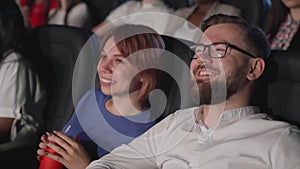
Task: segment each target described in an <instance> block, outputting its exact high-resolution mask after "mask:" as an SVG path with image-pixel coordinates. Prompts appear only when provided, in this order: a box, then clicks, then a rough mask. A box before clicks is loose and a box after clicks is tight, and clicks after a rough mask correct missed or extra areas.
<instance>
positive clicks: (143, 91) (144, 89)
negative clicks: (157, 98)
mask: <svg viewBox="0 0 300 169" xmlns="http://www.w3.org/2000/svg"><path fill="white" fill-rule="evenodd" d="M140 83H141V88H140V92H139V94H138V99H139V100H145V99H146V98H147V97H148V94H149V90H150V86H151V85H150V83H149V80H146V79H144V78H141V79H140Z"/></svg>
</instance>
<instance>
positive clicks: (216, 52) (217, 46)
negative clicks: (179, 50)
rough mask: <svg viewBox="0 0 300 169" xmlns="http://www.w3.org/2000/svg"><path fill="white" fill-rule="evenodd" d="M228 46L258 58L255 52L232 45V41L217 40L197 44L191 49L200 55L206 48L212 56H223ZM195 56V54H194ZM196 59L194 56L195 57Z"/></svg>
mask: <svg viewBox="0 0 300 169" xmlns="http://www.w3.org/2000/svg"><path fill="white" fill-rule="evenodd" d="M228 48H232V49H235V50H237V51H239V52H241V53H243V54H245V55H248V56H250V57H252V58H257V57H256V56H254V55H253V54H251V53H249V52H247V51H245V50H243V49H241V48H239V47H237V46H235V45H232V44H230V43H227V42H215V43H212V44H208V45H205V44H201V43H199V44H197V45H194V46H192V47H191V49H192V50H193V51H194V52H195V54H196V55H198V56H200V55H201V54H203V53H204V52H205V50H206V49H207V55H208V56H209V57H211V58H223V57H224V56H226V54H227V51H228ZM192 57H193V56H192ZM193 59H194V58H193Z"/></svg>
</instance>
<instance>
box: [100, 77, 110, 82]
mask: <svg viewBox="0 0 300 169" xmlns="http://www.w3.org/2000/svg"><path fill="white" fill-rule="evenodd" d="M101 81H102V82H104V83H112V81H111V80H108V79H103V78H101Z"/></svg>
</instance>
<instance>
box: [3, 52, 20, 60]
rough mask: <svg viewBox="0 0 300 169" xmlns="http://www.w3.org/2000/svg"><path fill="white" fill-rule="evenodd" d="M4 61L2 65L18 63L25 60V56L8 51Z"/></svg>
mask: <svg viewBox="0 0 300 169" xmlns="http://www.w3.org/2000/svg"><path fill="white" fill-rule="evenodd" d="M4 56H5V58H4V60H3V61H2V63H12V62H18V61H20V60H21V59H23V58H24V57H23V55H22V54H21V53H19V52H14V51H7V52H5V53H4Z"/></svg>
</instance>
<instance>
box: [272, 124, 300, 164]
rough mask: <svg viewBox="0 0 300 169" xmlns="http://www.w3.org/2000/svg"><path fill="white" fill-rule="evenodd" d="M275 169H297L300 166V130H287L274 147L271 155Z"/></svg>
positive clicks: (294, 128)
mask: <svg viewBox="0 0 300 169" xmlns="http://www.w3.org/2000/svg"><path fill="white" fill-rule="evenodd" d="M271 158H272V165H273V168H274V169H282V168H284V169H296V168H299V166H300V160H299V159H300V130H299V129H298V128H296V127H292V128H289V129H287V130H286V131H285V132H283V134H282V135H281V136H280V137H279V141H278V142H277V143H275V145H274V151H273V152H272V155H271Z"/></svg>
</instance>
